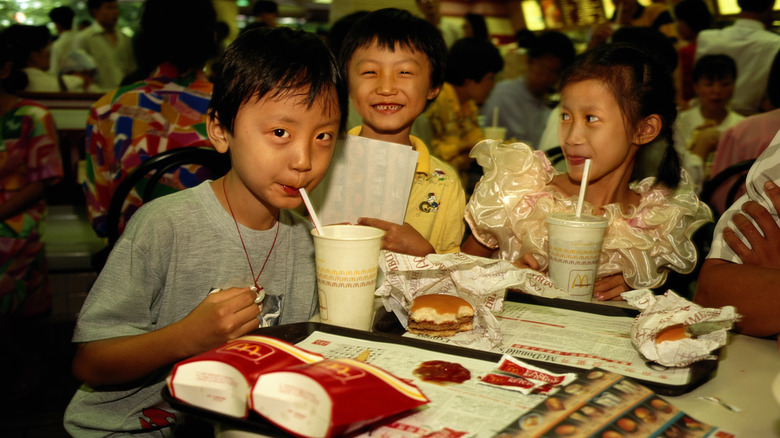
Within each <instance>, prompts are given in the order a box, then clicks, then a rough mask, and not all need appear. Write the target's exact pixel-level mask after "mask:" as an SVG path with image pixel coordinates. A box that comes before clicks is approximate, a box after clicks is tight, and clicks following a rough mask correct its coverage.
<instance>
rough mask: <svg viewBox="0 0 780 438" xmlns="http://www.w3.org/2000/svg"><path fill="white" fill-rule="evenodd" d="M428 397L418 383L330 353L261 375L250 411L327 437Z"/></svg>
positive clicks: (302, 432) (285, 426)
mask: <svg viewBox="0 0 780 438" xmlns="http://www.w3.org/2000/svg"><path fill="white" fill-rule="evenodd" d="M428 402H429V400H428V398H427V397H426V396H425V394H423V393H422V391H420V390H419V389H418V388H417V387H416V386H414V385H413V384H411V383H408V382H406V381H404V380H401V379H399V378H397V377H395V376H393V375H392V374H390V373H388V372H386V371H384V370H382V369H380V368H377V367H375V366H373V365H370V364H367V363H364V362H360V361H357V360H354V359H328V360H324V361H321V362H316V363H312V364H308V365H301V366H297V367H293V368H288V369H285V370H281V371H275V372H272V373H267V374H263V375H261V376H260V377H259V378H258V380H257V382H256V383H255V385H254V387H253V388H252V394H251V399H250V407H251V409H252V410H253V411H255V412H257V413H258V414H260V415H262V416H263V417H265V418H266V419H268V420H269V421H270V422H272V423H274V424H276V425H277V426H279V427H281V428H282V429H285V430H286V431H288V432H290V433H293V434H295V435H299V436H304V437H318V438H320V437H331V436H335V435H342V434H346V433H350V432H353V431H355V430H358V429H360V428H362V427H364V426H366V425H368V424H371V423H374V422H376V421H378V420H381V419H383V418H386V417H389V416H391V415H395V414H398V413H401V412H404V411H407V410H409V409H413V408H416V407H418V406H422V405H424V404H427V403H428Z"/></svg>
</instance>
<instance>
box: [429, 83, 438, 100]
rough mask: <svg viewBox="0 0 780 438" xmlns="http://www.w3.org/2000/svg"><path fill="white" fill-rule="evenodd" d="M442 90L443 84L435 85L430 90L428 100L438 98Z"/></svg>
mask: <svg viewBox="0 0 780 438" xmlns="http://www.w3.org/2000/svg"><path fill="white" fill-rule="evenodd" d="M440 91H441V86H439V87H434V88H431V89H430V90H428V99H427V100H428V102H430V101H432V100H433V99H436V96H438V95H439V92H440Z"/></svg>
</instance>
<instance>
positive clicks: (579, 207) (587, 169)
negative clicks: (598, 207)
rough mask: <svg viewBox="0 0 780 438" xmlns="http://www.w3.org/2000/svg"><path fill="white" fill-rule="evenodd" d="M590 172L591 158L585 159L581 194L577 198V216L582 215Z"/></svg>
mask: <svg viewBox="0 0 780 438" xmlns="http://www.w3.org/2000/svg"><path fill="white" fill-rule="evenodd" d="M589 173H590V158H586V159H585V167H583V169H582V180H581V181H580V196H579V198H578V199H577V217H580V216H582V204H583V202H584V200H585V189H586V188H587V187H588V174H589Z"/></svg>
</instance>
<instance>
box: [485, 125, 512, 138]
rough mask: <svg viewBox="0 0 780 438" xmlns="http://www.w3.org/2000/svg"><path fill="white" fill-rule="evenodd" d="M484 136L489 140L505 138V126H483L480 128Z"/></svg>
mask: <svg viewBox="0 0 780 438" xmlns="http://www.w3.org/2000/svg"><path fill="white" fill-rule="evenodd" d="M482 132H483V133H484V134H485V138H486V139H489V140H505V139H506V128H503V127H501V126H485V127H484V128H482Z"/></svg>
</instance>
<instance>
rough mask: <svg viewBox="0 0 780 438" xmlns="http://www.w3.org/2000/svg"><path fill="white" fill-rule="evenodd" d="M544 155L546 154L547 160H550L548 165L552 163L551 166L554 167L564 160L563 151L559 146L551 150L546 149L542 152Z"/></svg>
mask: <svg viewBox="0 0 780 438" xmlns="http://www.w3.org/2000/svg"><path fill="white" fill-rule="evenodd" d="M544 153H545V154H547V159H548V160H550V163H552V165H553V166H555V165H556V164H558V163H559V162H561V161H562V160H563V159H564V158H565V157H564V156H563V149H562V148H561V147H560V146H555V147H554V148H552V149H548V150H546V151H544ZM556 168H557V167H556Z"/></svg>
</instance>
